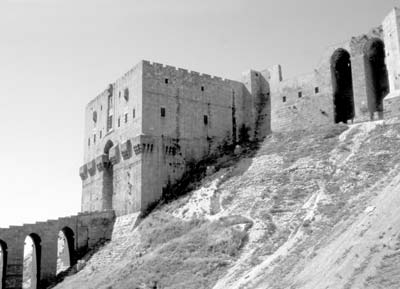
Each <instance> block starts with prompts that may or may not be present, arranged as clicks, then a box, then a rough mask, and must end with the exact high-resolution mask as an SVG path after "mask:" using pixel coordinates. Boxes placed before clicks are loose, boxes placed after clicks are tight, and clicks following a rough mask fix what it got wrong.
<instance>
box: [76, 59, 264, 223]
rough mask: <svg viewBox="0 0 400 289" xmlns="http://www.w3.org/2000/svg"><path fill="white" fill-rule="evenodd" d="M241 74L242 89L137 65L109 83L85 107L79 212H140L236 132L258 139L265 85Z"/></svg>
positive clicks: (190, 74) (228, 82)
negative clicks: (83, 154)
mask: <svg viewBox="0 0 400 289" xmlns="http://www.w3.org/2000/svg"><path fill="white" fill-rule="evenodd" d="M243 77H244V79H245V80H246V83H245V84H243V83H241V82H238V81H233V80H227V79H222V78H220V77H214V76H210V75H208V74H201V73H198V72H195V71H188V70H185V69H181V68H176V67H172V66H168V65H162V64H159V63H151V62H149V61H141V62H140V63H139V64H137V65H136V66H135V67H134V68H133V69H132V70H131V71H130V72H129V73H127V74H125V75H124V76H123V77H122V78H121V79H119V80H117V81H116V82H115V83H113V84H111V85H109V87H108V88H107V89H106V90H105V91H104V92H103V93H101V94H100V95H99V96H98V97H96V98H95V99H94V100H93V101H91V102H90V103H89V104H88V106H87V108H86V117H85V119H86V127H85V132H86V133H85V156H84V161H85V163H84V164H83V165H82V167H81V168H80V176H81V178H82V181H83V193H82V210H84V211H92V210H103V209H114V210H115V211H116V214H117V215H124V214H129V213H133V212H137V211H141V210H144V209H146V208H147V207H148V206H149V205H150V204H152V203H154V202H156V201H157V200H159V199H160V198H161V196H162V194H163V191H164V190H165V189H166V188H167V187H169V186H171V185H173V184H174V183H176V182H177V181H179V179H180V178H181V177H182V175H183V174H184V173H185V171H186V169H187V165H188V164H189V163H193V162H196V161H199V160H201V159H202V158H204V157H206V156H208V155H210V154H212V153H214V152H216V151H217V150H218V149H219V147H221V146H222V145H223V144H225V143H228V144H233V143H236V142H238V141H239V140H240V137H241V134H240V130H241V129H243V128H245V130H246V131H248V134H249V138H250V139H255V138H263V137H264V136H265V135H266V134H267V133H268V129H265V125H264V123H268V122H269V121H268V119H269V118H270V116H269V111H268V110H266V109H264V107H266V106H267V104H268V100H267V99H266V98H267V96H266V92H265V91H266V88H265V87H264V86H265V85H266V83H265V82H263V81H262V80H261V78H262V76H261V74H260V73H256V72H253V71H250V72H247V73H245V74H244V76H243ZM259 116H260V117H259ZM261 118H262V119H263V121H260V119H261ZM259 128H263V130H260V129H259Z"/></svg>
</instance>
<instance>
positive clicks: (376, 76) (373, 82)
mask: <svg viewBox="0 0 400 289" xmlns="http://www.w3.org/2000/svg"><path fill="white" fill-rule="evenodd" d="M364 69H365V75H366V88H367V98H368V110H369V113H370V119H371V120H373V119H374V114H375V112H377V113H378V118H379V119H382V118H383V99H384V98H385V96H386V95H387V94H388V93H389V78H388V71H387V68H386V64H385V44H384V43H383V41H382V40H381V39H379V38H373V39H370V40H369V41H368V42H367V43H366V44H365V46H364Z"/></svg>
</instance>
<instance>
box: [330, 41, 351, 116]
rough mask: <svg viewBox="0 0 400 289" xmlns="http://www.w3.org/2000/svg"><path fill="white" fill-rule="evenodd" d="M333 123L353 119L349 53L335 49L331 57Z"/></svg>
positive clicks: (341, 49)
mask: <svg viewBox="0 0 400 289" xmlns="http://www.w3.org/2000/svg"><path fill="white" fill-rule="evenodd" d="M331 75H332V86H333V104H334V114H335V123H339V122H343V123H347V122H348V121H349V120H353V119H354V92H353V78H352V71H351V61H350V53H349V52H347V51H346V50H345V49H343V48H339V49H337V50H336V51H335V52H334V53H333V55H332V57H331Z"/></svg>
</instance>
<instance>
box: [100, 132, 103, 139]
mask: <svg viewBox="0 0 400 289" xmlns="http://www.w3.org/2000/svg"><path fill="white" fill-rule="evenodd" d="M102 137H103V131H102V130H101V131H100V138H102Z"/></svg>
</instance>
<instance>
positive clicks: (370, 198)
mask: <svg viewBox="0 0 400 289" xmlns="http://www.w3.org/2000/svg"><path fill="white" fill-rule="evenodd" d="M399 148H400V122H399V121H397V120H391V121H385V122H383V121H377V122H371V123H363V124H357V125H352V126H350V127H349V128H347V127H346V126H343V125H340V126H335V127H332V128H330V129H324V130H321V131H317V132H304V131H301V132H294V133H293V132H292V133H287V134H272V135H270V136H269V137H268V138H267V139H266V140H265V141H264V142H263V143H262V144H261V145H260V148H259V149H258V150H257V151H256V152H254V151H243V152H241V153H240V154H239V156H236V157H233V158H229V157H225V158H223V159H221V160H220V161H219V163H217V164H216V171H215V172H213V170H212V169H210V170H209V174H208V176H207V177H206V178H205V179H203V180H202V183H201V184H199V186H198V187H197V189H196V190H193V191H192V192H190V193H189V194H187V195H186V196H184V197H181V198H180V199H178V200H176V201H174V202H171V203H168V204H164V205H162V206H159V207H158V208H156V210H154V211H153V212H152V213H151V214H150V215H149V216H147V217H146V218H144V219H143V220H138V219H137V216H136V215H130V216H125V217H122V218H120V219H119V220H118V221H117V224H116V226H115V230H114V236H113V241H111V242H110V243H108V244H106V245H105V246H104V247H103V248H102V249H101V250H99V251H98V252H97V253H96V254H94V255H93V257H92V258H91V259H90V260H89V261H88V262H87V263H86V265H85V266H84V268H83V269H82V270H80V271H79V272H78V273H77V274H75V275H73V276H70V277H67V278H66V279H65V280H64V282H62V283H60V284H59V285H58V286H56V287H55V288H57V289H67V288H68V289H71V288H74V289H79V288H82V289H89V288H93V289H94V288H96V289H100V288H104V289H112V288H113V289H124V288H126V289H128V288H129V289H132V288H163V289H166V288H169V289H191V288H193V289H199V288H214V289H222V288H229V289H231V288H232V289H244V288H246V289H247V288H248V289H250V288H254V289H255V288H260V289H265V288H274V289H278V288H282V289H284V288H293V289H297V288H304V289H305V288H308V289H310V288H324V289H325V288H343V289H349V288H385V289H388V288H393V289H394V288H396V289H397V288H400V267H399V266H398V264H399V263H400V209H399V208H400V166H399V164H400V153H399ZM136 224H138V225H136Z"/></svg>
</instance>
